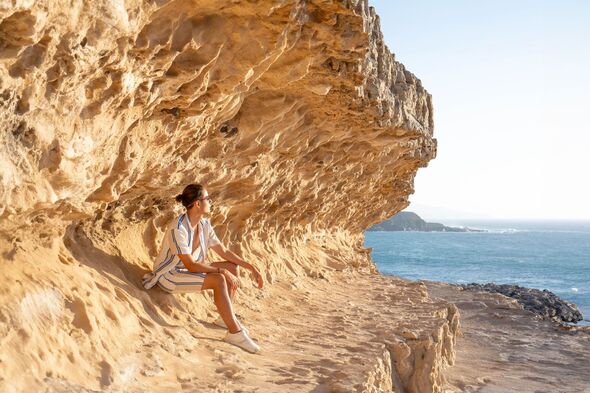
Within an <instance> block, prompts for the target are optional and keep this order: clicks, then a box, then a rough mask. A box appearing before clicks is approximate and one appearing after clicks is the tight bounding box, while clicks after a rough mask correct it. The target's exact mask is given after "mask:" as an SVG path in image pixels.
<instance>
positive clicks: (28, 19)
mask: <svg viewBox="0 0 590 393" xmlns="http://www.w3.org/2000/svg"><path fill="white" fill-rule="evenodd" d="M0 54H1V56H0V112H1V116H0V124H1V127H2V130H3V132H2V134H1V135H2V143H1V144H0V160H1V162H0V238H1V240H0V252H1V253H2V259H3V269H2V271H1V273H0V274H1V275H2V281H3V283H4V285H3V286H2V287H1V288H0V299H2V308H1V310H0V323H1V325H0V329H1V334H0V336H1V337H3V338H2V349H1V350H0V362H1V364H2V367H1V368H0V369H1V371H0V384H2V385H3V386H2V387H3V389H4V390H7V391H10V389H14V390H15V391H19V390H22V389H31V388H32V387H38V386H39V385H40V384H44V385H47V386H52V388H53V389H55V390H59V389H62V390H67V389H68V386H70V387H72V386H78V387H80V388H82V387H83V388H85V389H101V388H102V389H104V388H106V387H109V386H110V387H111V388H113V389H115V387H117V386H118V387H117V389H122V390H126V389H130V388H129V386H128V385H125V383H126V381H127V382H129V381H131V380H137V379H141V378H144V377H145V378H148V377H154V375H160V374H159V371H158V372H157V373H156V374H154V373H155V372H152V371H148V372H147V374H146V371H145V370H146V369H142V370H143V371H141V372H140V370H139V369H137V367H136V368H134V367H135V366H129V367H130V368H129V367H127V366H125V364H126V363H125V362H131V363H129V364H138V363H133V361H131V360H129V359H128V356H129V355H130V354H131V353H134V352H135V353H137V354H139V355H138V356H140V355H141V354H144V355H145V353H147V352H150V353H152V352H153V353H159V352H157V351H156V349H155V348H156V347H157V346H158V345H159V347H158V348H160V349H159V350H161V353H166V354H168V355H170V356H176V360H177V361H178V362H179V363H178V364H179V366H178V367H180V368H183V367H189V365H188V363H187V364H183V363H182V362H181V361H180V360H179V359H182V358H183V354H185V353H184V352H182V351H183V350H182V349H180V348H184V347H188V348H190V347H191V345H192V346H194V345H196V344H195V343H196V342H197V341H198V339H197V338H196V337H194V332H195V331H198V329H200V328H203V326H204V325H203V323H204V322H203V321H204V320H205V319H207V317H209V316H211V315H212V306H211V302H210V300H209V299H207V295H205V296H201V295H198V296H195V295H192V296H191V295H179V296H169V295H166V294H164V293H162V292H160V291H158V290H153V291H149V292H146V291H145V290H143V289H142V288H141V286H140V281H141V280H140V278H141V276H142V275H143V274H144V273H145V272H147V271H149V270H151V268H152V266H153V259H154V257H155V256H156V254H157V252H158V247H159V243H160V241H161V239H162V236H163V232H162V231H163V229H164V227H165V224H166V223H167V222H168V221H169V220H170V219H171V218H172V217H173V216H174V215H175V214H177V213H178V212H179V211H180V210H179V207H178V206H175V205H174V203H173V198H172V197H173V196H174V195H175V194H177V193H178V192H179V191H180V190H181V189H182V188H183V187H184V185H185V184H187V183H191V182H199V183H202V184H205V185H206V186H207V189H208V190H209V193H210V195H212V196H213V198H214V212H213V214H212V216H211V220H212V222H213V224H214V226H215V228H216V232H217V234H218V235H219V237H220V238H221V239H222V241H223V242H224V243H226V244H227V245H229V246H230V248H231V249H232V250H234V251H235V252H237V253H239V254H241V255H242V256H243V257H244V258H246V259H248V260H250V261H252V263H254V264H256V265H257V266H258V267H259V268H260V269H261V270H263V271H264V274H265V276H266V280H267V281H268V283H270V284H275V286H276V285H279V284H281V283H291V284H293V285H295V284H294V283H296V282H305V283H310V282H311V283H313V282H314V281H318V280H319V281H324V280H327V281H328V282H330V283H331V285H333V287H334V288H339V286H342V285H345V284H344V283H345V280H344V281H343V279H337V277H339V276H338V274H340V273H346V274H347V275H348V276H347V277H355V276H358V277H361V276H362V277H363V278H364V279H366V277H377V276H376V274H377V273H376V269H375V267H374V265H373V263H372V261H371V260H370V256H369V252H370V250H367V249H365V248H364V247H363V231H364V230H365V229H367V228H368V227H370V226H371V225H373V224H375V223H377V222H380V221H382V220H383V219H385V218H387V217H389V216H391V215H393V214H395V213H396V212H398V211H400V210H402V209H403V208H405V207H406V206H407V205H408V196H409V195H410V194H411V193H412V192H413V179H414V176H415V174H416V171H417V169H418V168H420V167H423V166H425V165H427V163H428V161H429V160H431V159H432V158H434V157H435V155H436V140H435V139H433V136H432V132H433V113H432V102H431V97H430V95H429V94H428V92H427V91H426V90H425V89H424V88H423V86H422V84H421V82H420V80H419V79H417V78H416V77H415V76H414V75H413V74H411V73H410V72H409V71H407V70H406V69H405V67H404V66H403V65H402V64H401V63H399V62H397V61H396V60H395V57H394V55H393V54H391V53H390V52H389V50H388V48H387V47H386V46H385V45H384V43H383V39H382V34H381V32H380V27H379V18H378V16H377V15H376V14H375V12H374V10H373V9H372V8H369V7H368V5H367V1H366V0H365V1H363V0H356V1H355V0H349V1H277V2H270V1H269V2H251V1H237V0H236V1H206V0H193V1H189V0H176V1H133V0H131V1H126V2H123V1H96V2H82V1H73V2H69V1H68V2H66V1H59V0H56V1H46V2H31V1H19V0H12V1H5V2H3V3H1V4H0ZM243 281H244V282H248V277H246V276H244V278H243ZM301 285H304V284H301ZM305 285H309V284H305ZM400 285H401V284H400ZM408 285H410V284H408ZM295 287H297V285H295ZM295 287H293V288H295ZM270 288H274V287H273V285H271V286H270ZM277 291H278V289H277ZM277 293H279V294H282V295H281V296H285V297H289V296H290V297H292V298H297V296H300V295H301V294H300V293H299V292H297V291H296V290H289V289H288V288H287V289H284V292H280V291H279V292H277ZM240 295H241V300H240V303H239V304H241V305H242V306H243V307H245V309H249V308H251V309H252V310H253V311H255V309H256V307H258V306H256V303H257V302H262V303H261V304H265V303H264V301H270V300H269V299H266V298H265V296H266V295H264V294H262V295H261V294H260V293H259V292H257V291H256V290H255V289H254V288H251V287H250V286H249V285H244V286H243V288H242V289H241V293H240ZM277 296H278V295H277ZM364 300H366V299H364ZM366 301H367V302H370V301H369V300H366ZM407 302H408V303H407V304H414V303H420V304H425V305H431V306H428V307H430V308H429V310H430V311H424V315H428V318H429V320H431V321H433V323H434V322H435V325H436V326H437V327H436V328H433V330H432V332H436V333H433V334H434V336H433V337H438V338H436V339H434V341H432V340H431V339H428V340H430V341H428V340H427V341H428V342H430V343H431V344H428V348H430V349H429V350H428V351H426V353H430V354H431V356H432V359H431V361H430V363H429V366H428V367H424V368H422V369H420V370H418V369H414V367H413V366H412V367H406V368H405V369H404V370H405V371H404V373H405V374H404V376H403V378H401V379H400V378H397V379H398V380H397V382H395V381H394V382H395V383H397V384H398V387H400V386H401V389H404V385H405V386H406V387H405V388H408V386H410V385H408V384H410V382H409V381H414V383H415V386H418V384H420V383H427V385H428V386H429V389H432V390H436V389H437V386H440V383H439V382H440V380H441V379H442V373H441V371H440V370H441V367H442V366H443V365H445V364H449V363H452V343H453V342H454V336H455V335H456V333H457V331H458V323H457V321H456V318H457V316H456V315H455V314H454V313H453V312H450V314H449V311H448V310H449V308H448V307H449V306H448V305H445V304H441V303H437V302H431V301H430V300H429V299H428V296H427V295H426V294H423V295H420V296H418V297H416V299H414V300H412V299H409V298H408V299H407ZM425 307H426V306H425ZM238 308H239V307H238ZM244 312H247V311H244ZM334 312H336V311H334ZM336 313H337V312H336ZM279 316H280V315H279ZM252 318H253V319H254V320H256V318H261V317H260V316H258V317H257V316H255V314H253V317H252ZM274 318H277V316H276V315H275V317H274ZM394 324H395V323H394ZM433 326H434V325H433ZM205 327H207V325H205ZM175 329H176V330H175ZM195 329H196V330H195ZM318 329H319V327H318ZM254 330H255V329H254ZM394 330H395V329H392V332H393V331H394ZM406 330H407V329H406ZM410 330H411V329H410ZM172 331H174V332H172ZM400 331H401V330H400ZM406 333H407V332H406ZM264 334H266V333H264ZM392 334H393V333H392ZM425 334H426V333H425ZM407 335H409V336H408V337H409V338H408V337H406V338H404V337H401V336H400V337H401V338H400V340H415V339H417V338H416V337H417V336H418V335H419V334H418V333H412V332H410V333H407ZM414 336H416V337H414ZM162 337H174V339H173V340H171V341H170V344H162V342H168V341H166V340H164V341H162V340H163V339H162ZM424 337H429V336H428V334H426V335H425V336H424ZM201 341H203V340H201ZM138 342H141V343H142V345H145V346H146V348H150V350H149V351H148V350H147V349H145V348H144V347H141V348H144V349H141V348H140V346H138V344H137V343H138ZM162 345H164V346H163V347H162ZM166 345H168V346H166ZM207 345H209V347H208V348H209V350H210V351H209V352H207V353H215V352H214V351H218V350H219V349H216V347H211V345H214V344H207ZM215 345H219V346H220V348H221V346H222V344H215ZM402 347H403V346H402ZM23 348H25V350H23ZM200 348H201V349H202V348H203V347H202V346H201V347H200ZM400 348H401V347H400ZM403 348H406V349H404V350H403V351H402V352H404V351H405V352H404V353H403V356H405V357H406V358H408V356H410V358H411V356H414V355H412V353H413V352H412V350H411V349H410V348H411V346H408V345H406V346H405V347H403ZM302 350H303V349H302ZM429 351H430V352H429ZM437 351H438V352H437ZM153 353H152V355H153ZM152 355H150V356H152ZM398 355H399V354H398ZM126 356H127V357H126ZM154 356H155V355H154ZM159 356H160V355H159ZM162 356H163V355H162ZM203 356H205V355H203ZM421 356H424V355H421ZM429 356H430V355H429ZM125 359H126V360H125ZM150 359H152V360H153V358H150ZM158 359H159V358H158ZM144 360H145V359H144ZM212 361H214V360H212ZM158 362H160V360H158ZM158 362H156V363H157V364H160V363H158ZM386 363H387V362H386ZM384 364H385V363H384ZM391 364H392V363H391V362H390V363H389V365H390V367H393V368H395V359H394V365H393V366H392V365H391ZM74 365H75V366H74ZM308 366H309V367H312V366H311V365H308ZM126 367H127V368H126ZM158 367H160V366H158ZM158 367H156V368H157V369H158V370H160V369H162V370H164V369H166V370H167V371H166V372H164V371H163V372H162V373H163V375H165V376H170V375H172V374H173V370H171V369H170V367H168V366H162V367H160V368H158ZM260 367H262V366H260ZM384 367H385V366H384ZM386 368H387V367H385V369H386ZM23 369H26V370H27V372H26V373H22V370H23ZM380 370H381V371H382V370H384V368H383V367H382V368H381V369H380ZM150 373H151V374H150ZM387 373H388V372H386V373H385V374H387ZM148 374H149V375H148ZM230 374H231V373H230ZM394 374H395V373H394ZM363 375H364V376H365V377H367V376H368V375H373V377H374V376H375V375H380V374H379V372H377V374H375V373H373V374H371V373H368V374H367V373H365V374H363ZM388 375H389V377H390V378H391V375H392V374H391V373H389V374H388ZM418 375H421V377H420V378H418V377H417V376H418ZM230 377H231V376H230ZM365 377H362V378H365ZM373 377H367V378H369V379H367V381H369V380H370V379H371V378H373ZM162 378H164V377H162ZM228 378H229V377H228ZM322 378H324V379H323V380H326V378H327V379H334V378H336V379H337V378H338V376H337V375H336V374H330V373H327V374H325V375H324V376H323V377H322ZM362 378H361V379H362ZM164 379H165V378H164ZM395 379H396V378H394V380H395ZM323 380H321V381H323ZM321 381H320V380H318V381H316V382H317V384H321V383H322V382H321ZM367 381H365V382H363V383H365V385H363V386H365V388H363V389H365V391H374V387H375V386H377V384H372V383H371V382H367ZM420 381H422V382H420ZM424 381H426V382H424ZM437 381H438V382H437ZM168 382H169V383H172V382H170V381H168ZM168 382H166V383H168ZM394 382H388V383H390V384H395V383H394ZM174 383H175V384H177V385H174V386H176V387H178V384H180V385H182V384H183V377H182V376H181V375H176V379H174ZM117 384H119V385H117ZM400 384H401V385H400ZM149 385H150V386H151V387H152V388H154V389H156V387H157V386H167V385H166V384H164V385H158V384H157V383H156V384H155V385H154V384H153V383H150V384H149ZM121 386H127V388H123V387H121ZM294 386H296V385H294ZM359 386H361V385H359ZM371 386H373V387H371ZM392 386H393V385H392ZM424 386H426V385H424ZM358 389H359V390H361V388H360V387H358ZM291 390H293V389H291ZM398 390H399V389H398ZM410 391H421V390H416V389H411V388H410Z"/></svg>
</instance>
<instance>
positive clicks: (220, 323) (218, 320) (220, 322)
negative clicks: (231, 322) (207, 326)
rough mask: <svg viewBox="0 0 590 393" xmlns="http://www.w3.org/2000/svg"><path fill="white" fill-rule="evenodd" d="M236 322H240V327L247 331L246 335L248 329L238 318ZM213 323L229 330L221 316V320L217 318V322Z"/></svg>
mask: <svg viewBox="0 0 590 393" xmlns="http://www.w3.org/2000/svg"><path fill="white" fill-rule="evenodd" d="M236 321H237V322H238V326H240V327H241V328H242V330H245V331H246V334H247V333H248V329H247V328H246V327H245V326H243V325H242V323H241V322H240V321H238V318H236ZM213 323H214V324H215V325H217V326H219V327H222V328H224V329H227V325H226V324H225V321H224V320H223V318H221V315H220V316H219V318H217V319H216V320H215V321H213Z"/></svg>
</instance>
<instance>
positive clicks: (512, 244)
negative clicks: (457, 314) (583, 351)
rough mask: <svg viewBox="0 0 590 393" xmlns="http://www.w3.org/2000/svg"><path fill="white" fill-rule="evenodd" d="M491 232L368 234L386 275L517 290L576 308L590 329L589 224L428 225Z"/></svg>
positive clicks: (478, 222) (467, 222)
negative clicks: (548, 295) (549, 295)
mask: <svg viewBox="0 0 590 393" xmlns="http://www.w3.org/2000/svg"><path fill="white" fill-rule="evenodd" d="M427 221H432V222H442V223H443V224H445V225H447V226H466V227H469V228H474V229H485V230H487V232H372V231H366V232H365V246H366V247H372V248H373V250H372V253H371V256H372V258H373V261H375V263H376V265H377V268H378V269H379V271H380V272H381V273H383V274H390V275H395V276H398V277H403V278H407V279H412V280H420V279H424V280H433V281H444V282H449V283H459V284H463V283H471V282H475V283H486V282H493V283H496V284H517V285H521V286H524V287H529V288H537V289H548V290H549V291H551V292H553V293H555V294H556V295H557V296H559V297H561V298H563V299H566V300H568V301H571V302H573V303H575V304H576V305H577V306H578V308H579V309H580V311H581V312H582V314H583V316H584V321H581V322H578V325H590V221H508V220H489V221H481V220H442V221H436V220H427Z"/></svg>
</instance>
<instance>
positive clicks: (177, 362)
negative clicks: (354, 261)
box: [45, 273, 448, 393]
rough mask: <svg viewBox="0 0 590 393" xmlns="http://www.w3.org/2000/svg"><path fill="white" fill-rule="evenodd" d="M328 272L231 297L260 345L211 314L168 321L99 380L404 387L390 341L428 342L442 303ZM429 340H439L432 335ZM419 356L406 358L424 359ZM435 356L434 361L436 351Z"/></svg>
mask: <svg viewBox="0 0 590 393" xmlns="http://www.w3.org/2000/svg"><path fill="white" fill-rule="evenodd" d="M335 276H336V275H334V276H332V277H331V278H330V279H329V280H322V279H319V280H309V279H308V280H304V279H294V280H292V281H289V282H286V281H285V282H280V283H276V284H274V285H273V286H271V287H270V288H269V289H268V290H267V291H264V292H261V295H260V298H259V299H258V301H256V302H252V303H251V304H241V305H238V306H237V307H236V309H237V313H238V315H239V317H240V319H241V321H242V322H243V324H244V325H245V326H247V327H248V329H249V330H250V335H251V336H252V337H253V338H254V339H255V340H256V341H257V342H258V343H259V344H260V346H261V348H262V351H261V352H260V353H259V354H249V353H247V352H245V351H243V350H241V349H239V348H237V347H234V346H231V345H229V344H226V343H224V342H222V341H221V338H222V337H223V335H224V332H225V331H224V330H223V329H221V328H219V327H217V326H215V325H213V324H212V323H210V322H207V321H203V320H198V319H195V320H194V323H192V324H189V325H190V326H186V325H182V324H178V325H174V324H170V325H169V327H167V328H166V329H165V330H164V331H165V335H164V336H162V337H159V338H158V340H154V335H153V334H150V333H149V332H145V335H143V336H142V337H140V338H139V339H138V341H137V343H136V344H135V348H136V350H135V353H129V354H128V356H127V357H125V358H124V359H119V361H118V362H117V365H116V366H109V365H105V367H104V369H103V370H102V372H101V375H100V377H99V379H100V380H101V383H102V384H104V386H103V390H105V391H115V392H117V391H121V392H145V391H150V392H172V391H184V392H315V393H319V392H379V391H392V389H394V390H395V391H397V392H401V391H403V389H402V388H400V386H399V384H400V381H399V380H397V381H395V380H394V381H391V367H392V366H391V362H390V363H389V365H388V364H386V363H387V360H388V359H390V355H391V354H393V349H392V348H393V347H392V346H391V343H392V342H398V343H399V342H400V340H406V339H404V337H409V339H408V340H409V341H414V342H415V343H420V342H421V341H420V338H426V342H430V341H429V340H430V337H431V336H432V335H433V332H435V333H436V332H439V331H441V329H440V328H441V324H440V322H441V317H440V316H441V315H443V318H442V319H444V313H445V312H446V309H447V307H448V304H447V303H445V302H444V301H438V300H434V301H433V300H432V299H430V298H429V297H428V296H427V294H426V290H425V287H424V286H423V285H421V284H419V283H415V282H408V281H403V280H399V279H396V278H392V277H383V276H380V275H375V274H372V275H364V276H362V275H359V274H357V273H355V274H344V273H342V274H340V273H339V274H338V277H337V278H336V277H335ZM238 295H239V293H238ZM186 296H203V295H200V294H187V295H186ZM205 296H208V295H205ZM216 316H217V315H211V318H210V319H209V321H212V320H213V319H215V317H216ZM416 338H417V339H416ZM439 340H440V338H439ZM428 348H429V349H433V348H434V349H436V348H437V346H435V345H432V343H430V344H429V347H428ZM438 348H440V345H439V346H438ZM426 355H427V356H426V357H427V358H428V357H429V356H428V353H426ZM391 356H393V355H391ZM421 361H422V360H415V361H414V360H412V362H411V363H412V365H416V366H417V369H418V368H419V369H420V370H422V369H426V368H427V367H422V363H421ZM435 363H436V364H435V365H439V363H440V359H436V362H435ZM425 364H426V366H428V362H426V363H425ZM388 366H389V368H388ZM409 371H411V370H409ZM385 374H386V375H385ZM405 377H408V375H406V376H405ZM438 377H440V369H433V375H430V374H429V373H428V372H427V373H423V374H422V371H419V372H418V373H417V374H416V375H415V378H414V382H413V383H414V384H415V385H416V386H419V384H421V383H430V382H429V379H433V380H435V379H437V378H438ZM45 382H46V384H47V385H46V387H47V391H69V392H71V391H89V390H87V389H84V388H83V387H82V386H75V385H72V384H69V383H66V382H65V381H63V380H61V381H60V380H58V379H53V378H46V379H45ZM396 384H397V385H396ZM392 385H393V386H392Z"/></svg>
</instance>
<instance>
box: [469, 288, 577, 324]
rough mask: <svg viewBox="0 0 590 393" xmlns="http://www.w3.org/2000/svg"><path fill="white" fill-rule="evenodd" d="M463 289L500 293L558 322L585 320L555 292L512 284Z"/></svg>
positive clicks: (527, 308)
mask: <svg viewBox="0 0 590 393" xmlns="http://www.w3.org/2000/svg"><path fill="white" fill-rule="evenodd" d="M459 286H460V287H461V288H463V289H466V290H470V291H484V292H492V293H500V294H502V295H505V296H508V297H511V298H514V299H516V300H517V301H518V302H519V303H520V304H522V305H523V307H524V308H525V309H526V310H529V311H531V312H533V313H535V314H537V315H540V316H542V317H545V318H551V319H553V320H556V321H558V322H573V323H576V322H579V321H581V320H583V316H582V313H581V312H580V310H579V309H578V307H577V306H576V305H575V304H573V303H571V302H568V301H567V300H564V299H561V298H560V297H558V296H557V295H555V294H554V293H553V292H551V291H548V290H546V289H543V290H539V289H534V288H525V287H521V286H519V285H510V284H494V283H487V284H476V283H471V284H460V285H459Z"/></svg>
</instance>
